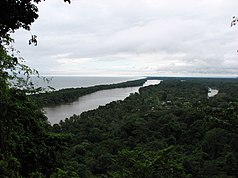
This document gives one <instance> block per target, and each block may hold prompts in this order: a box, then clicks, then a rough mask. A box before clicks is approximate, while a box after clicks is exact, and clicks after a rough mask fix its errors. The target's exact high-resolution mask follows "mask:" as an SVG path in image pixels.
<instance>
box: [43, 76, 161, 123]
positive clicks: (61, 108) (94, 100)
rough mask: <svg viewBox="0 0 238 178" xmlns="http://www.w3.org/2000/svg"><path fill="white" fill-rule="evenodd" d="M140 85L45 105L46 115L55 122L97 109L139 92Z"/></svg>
mask: <svg viewBox="0 0 238 178" xmlns="http://www.w3.org/2000/svg"><path fill="white" fill-rule="evenodd" d="M159 83H160V80H147V81H146V82H145V84H144V85H143V87H145V86H149V85H155V84H159ZM140 87H141V86H139V87H127V88H116V89H109V90H101V91H97V92H95V93H92V94H88V95H85V96H82V97H79V98H78V100H76V101H74V102H72V103H67V104H62V105H57V106H52V107H45V108H44V111H45V114H46V116H47V117H48V120H49V122H50V123H51V124H55V123H59V122H60V120H64V119H65V118H67V117H68V118H69V117H70V116H72V115H73V114H77V115H79V114H81V113H82V112H84V111H89V110H92V109H96V108H98V107H99V106H103V105H106V104H107V103H110V102H112V101H117V100H124V99H125V98H126V97H128V96H129V95H130V94H131V93H135V92H138V90H139V88H140Z"/></svg>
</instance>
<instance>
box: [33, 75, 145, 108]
mask: <svg viewBox="0 0 238 178" xmlns="http://www.w3.org/2000/svg"><path fill="white" fill-rule="evenodd" d="M146 80H147V79H139V80H133V81H127V82H122V83H117V84H109V85H96V86H92V87H82V88H67V89H61V90H59V91H52V92H48V93H41V94H35V95H32V96H31V97H32V99H33V100H35V101H37V103H38V104H39V105H40V106H49V105H59V104H63V103H69V102H73V101H75V100H77V99H78V98H79V97H81V96H84V95H87V94H91V93H93V92H96V91H100V90H108V89H114V88H125V87H136V86H142V85H143V84H144V83H145V82H146Z"/></svg>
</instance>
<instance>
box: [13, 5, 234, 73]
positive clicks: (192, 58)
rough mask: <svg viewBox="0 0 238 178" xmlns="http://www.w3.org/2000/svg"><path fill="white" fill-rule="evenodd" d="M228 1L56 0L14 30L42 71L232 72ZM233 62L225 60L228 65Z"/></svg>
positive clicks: (18, 43) (231, 8) (19, 43)
mask: <svg viewBox="0 0 238 178" xmlns="http://www.w3.org/2000/svg"><path fill="white" fill-rule="evenodd" d="M236 7H238V2H237V1H235V0H228V1H227V0H226V1H225V0H209V1H207V0H201V1H196V0H181V1H177V0H161V1H157V0H137V1H136V0H128V1H123V2H122V1H119V0H113V1H112V0H73V1H72V4H71V5H68V4H65V3H63V2H61V1H58V0H51V1H46V2H42V3H40V5H39V9H40V18H39V19H38V20H37V21H36V22H35V23H34V24H33V26H32V30H31V33H34V34H37V36H38V46H37V47H32V46H28V44H27V41H28V39H29V37H30V34H29V33H28V32H25V31H22V30H20V31H18V32H17V33H16V34H14V38H15V39H16V44H15V45H16V47H17V48H18V49H20V50H21V51H22V56H23V57H25V58H26V60H27V63H28V64H29V65H30V66H32V67H34V68H37V69H39V71H42V72H43V73H44V74H52V75H53V74H56V73H57V74H60V73H62V75H63V74H64V75H66V74H74V75H87V74H88V75H92V74H93V75H117V74H118V75H198V76H199V75H201V76H204V75H209V76H217V75H223V76H231V75H232V76H233V75H234V76H235V75H238V60H237V57H238V56H237V54H236V50H237V48H238V45H237V44H238V38H237V37H238V36H237V30H238V29H237V28H236V27H233V28H231V27H230V21H231V19H232V16H233V15H237V14H236V13H237V8H236ZM231 66H232V67H231Z"/></svg>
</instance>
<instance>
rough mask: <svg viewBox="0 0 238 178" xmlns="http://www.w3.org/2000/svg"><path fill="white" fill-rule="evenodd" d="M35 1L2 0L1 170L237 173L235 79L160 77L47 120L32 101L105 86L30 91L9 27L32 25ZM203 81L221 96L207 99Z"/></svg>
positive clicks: (8, 173) (15, 173)
mask: <svg viewBox="0 0 238 178" xmlns="http://www.w3.org/2000/svg"><path fill="white" fill-rule="evenodd" d="M65 1H67V0H65ZM39 2H40V0H32V1H31V0H1V1H0V177H4V178H5V177H9V178H14V177H32V178H33V177H37V178H40V177H51V178H57V177H66V178H67V177H68V178H71V177H115V178H119V177H120V178H121V177H125V178H127V177H128V178H129V177H138V178H140V177H141V178H147V177H148V178H150V177H151V178H154V177H165V178H167V177H168V178H170V177H176V178H177V177H178V178H179V177H181V178H184V177H197V178H204V177H205V178H206V177H207V178H210V177H214V178H215V177H227V178H235V177H238V146H237V143H238V81H237V79H190V78H186V79H184V78H183V79H179V78H176V79H175V78H162V80H163V82H161V84H159V85H155V86H148V87H145V88H141V89H140V91H139V93H135V94H132V95H130V96H129V97H128V98H126V99H125V100H124V101H115V102H112V103H110V104H107V105H106V106H102V107H99V108H98V109H95V110H92V111H88V112H84V113H82V114H81V115H80V116H78V115H74V116H72V117H70V118H66V119H65V120H64V121H61V122H60V123H59V124H55V125H53V126H51V125H50V124H49V123H48V121H47V118H46V117H45V115H44V113H43V112H42V109H41V108H40V107H39V105H37V104H36V102H35V101H42V102H41V104H42V106H44V105H46V104H49V103H50V102H51V103H50V104H59V103H63V102H68V101H72V100H74V99H75V97H72V96H73V95H74V96H76V97H78V96H82V95H83V94H87V93H90V92H93V91H97V90H100V89H105V88H108V86H100V87H98V86H96V87H91V88H83V89H69V90H62V91H56V92H51V93H46V94H40V95H35V96H33V97H32V96H31V97H30V96H29V95H27V94H29V93H31V92H34V91H35V92H38V91H36V90H35V89H34V86H32V84H31V83H30V82H29V81H28V79H29V75H30V74H32V73H34V70H31V69H30V68H29V67H27V66H25V65H23V64H22V61H21V59H19V58H17V57H15V55H14V52H15V49H14V48H13V47H12V45H11V43H12V42H13V39H11V38H10V33H12V32H14V31H15V30H17V29H19V28H25V29H26V30H29V29H30V25H31V24H32V23H33V22H34V21H35V19H36V18H37V17H38V14H37V13H38V9H37V3H39ZM68 2H70V1H68ZM30 42H31V43H35V44H36V42H37V41H36V37H35V36H33V37H31V39H30ZM19 74H25V77H22V75H20V76H19ZM23 76H24V75H23ZM10 80H15V81H17V82H16V83H15V84H14V85H12V84H11V82H10ZM137 82H138V81H136V82H135V83H137ZM139 82H143V81H139ZM127 85H128V83H125V84H124V85H123V87H126V86H127ZM130 85H131V83H130ZM136 85H137V84H136ZM120 86H122V85H118V86H117V87H120ZM110 87H111V86H109V88H110ZM208 87H210V88H216V89H218V90H219V93H218V95H216V96H214V97H212V98H209V97H208V96H207V92H208ZM56 98H61V99H62V100H56ZM68 98H71V99H68Z"/></svg>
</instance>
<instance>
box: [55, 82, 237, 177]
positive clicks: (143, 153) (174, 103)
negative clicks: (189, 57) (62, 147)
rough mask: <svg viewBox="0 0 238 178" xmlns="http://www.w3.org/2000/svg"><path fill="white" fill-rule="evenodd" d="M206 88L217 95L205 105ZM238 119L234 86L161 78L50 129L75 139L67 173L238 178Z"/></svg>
mask: <svg viewBox="0 0 238 178" xmlns="http://www.w3.org/2000/svg"><path fill="white" fill-rule="evenodd" d="M207 87H212V88H215V87H216V88H218V89H219V94H218V95H217V96H215V97H213V98H210V99H208V98H207V91H208V88H207ZM237 119H238V82H237V80H235V79H232V80H230V79H229V80H228V79H227V80H226V79H219V80H218V79H191V78H190V79H186V81H181V80H180V79H179V80H176V79H169V80H166V79H165V80H164V81H163V82H162V83H161V84H159V85H156V86H149V87H145V88H141V89H140V94H134V95H131V96H130V97H128V98H126V99H125V100H124V101H118V102H112V103H110V104H108V105H106V106H104V107H99V109H96V110H93V111H89V112H85V113H83V114H81V116H76V115H74V116H72V117H71V118H70V119H67V120H65V121H64V122H61V123H60V124H59V125H57V124H55V125H54V126H53V130H54V132H56V133H70V134H72V135H73V140H72V142H71V144H70V146H69V147H68V149H67V150H66V151H65V152H64V155H65V158H64V161H63V162H64V163H63V166H62V167H61V169H62V170H61V171H63V170H64V171H65V172H64V171H63V172H62V173H63V174H65V175H67V173H68V174H69V173H70V171H71V173H72V172H74V173H75V174H76V173H77V175H78V176H79V177H151V178H152V177H153V178H154V177H201V178H204V177H209V178H210V177H237V176H238V147H237V145H238V144H237V143H238V120H237ZM67 171H68V172H67Z"/></svg>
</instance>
